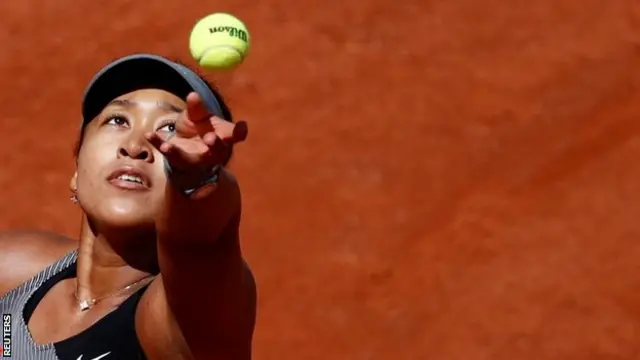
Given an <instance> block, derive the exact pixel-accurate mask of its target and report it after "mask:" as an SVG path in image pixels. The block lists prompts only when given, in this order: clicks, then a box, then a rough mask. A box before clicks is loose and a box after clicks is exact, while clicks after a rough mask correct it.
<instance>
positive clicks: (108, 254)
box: [76, 219, 157, 300]
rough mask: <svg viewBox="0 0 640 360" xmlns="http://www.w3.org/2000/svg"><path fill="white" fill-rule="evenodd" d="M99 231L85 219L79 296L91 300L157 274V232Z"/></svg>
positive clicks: (81, 235)
mask: <svg viewBox="0 0 640 360" xmlns="http://www.w3.org/2000/svg"><path fill="white" fill-rule="evenodd" d="M122 233H123V232H118V231H113V232H104V231H101V232H98V231H95V228H94V227H92V226H90V225H89V222H88V221H87V220H86V219H84V221H83V226H82V231H81V234H80V248H79V251H78V265H77V288H76V295H77V297H78V299H80V300H91V299H95V298H99V297H101V296H105V295H107V294H110V293H113V292H114V291H119V290H121V289H123V288H125V287H126V286H128V285H131V284H132V283H135V282H136V281H138V280H140V279H143V278H145V277H148V276H149V275H151V274H155V273H157V255H156V250H155V247H153V249H152V250H150V245H149V244H155V235H154V234H149V233H147V234H144V233H137V234H136V235H133V236H132V235H130V234H131V232H130V231H129V232H124V233H125V234H126V233H128V234H129V235H127V236H123V234H122Z"/></svg>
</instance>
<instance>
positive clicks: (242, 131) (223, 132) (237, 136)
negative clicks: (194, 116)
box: [210, 116, 249, 145]
mask: <svg viewBox="0 0 640 360" xmlns="http://www.w3.org/2000/svg"><path fill="white" fill-rule="evenodd" d="M210 122H211V125H212V126H213V130H214V131H215V133H216V135H217V136H218V137H219V138H220V140H222V141H223V142H224V143H225V144H227V145H233V144H236V143H239V142H242V141H244V140H245V139H246V138H247V135H248V134H249V128H248V126H247V123H246V122H245V121H238V122H237V123H232V122H229V121H226V120H223V119H220V118H219V117H216V116H212V117H211V118H210Z"/></svg>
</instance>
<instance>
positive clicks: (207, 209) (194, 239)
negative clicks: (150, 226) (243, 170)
mask: <svg viewBox="0 0 640 360" xmlns="http://www.w3.org/2000/svg"><path fill="white" fill-rule="evenodd" d="M165 192H166V197H165V199H166V200H165V205H164V208H163V211H162V212H161V214H160V216H159V217H158V220H157V224H156V228H157V231H158V238H159V239H158V240H159V241H162V242H163V243H166V245H172V244H174V243H178V244H199V245H204V244H212V243H214V242H215V241H216V240H218V239H219V238H220V237H221V236H222V235H223V233H225V232H229V230H231V231H233V230H234V229H229V227H230V226H231V227H234V226H237V225H235V223H236V222H237V221H234V220H237V219H239V217H240V189H239V187H238V183H237V182H236V180H235V178H233V176H232V175H231V174H230V173H228V172H227V171H225V170H222V171H221V172H220V178H219V180H218V183H217V187H216V189H215V190H214V191H213V192H212V193H211V194H209V195H207V196H206V197H204V198H200V199H190V198H188V197H186V196H184V195H183V194H182V193H181V192H180V191H179V190H178V189H176V188H174V186H172V184H171V181H168V182H167V187H166V190H165Z"/></svg>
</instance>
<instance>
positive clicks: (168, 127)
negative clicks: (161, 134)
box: [157, 120, 176, 132]
mask: <svg viewBox="0 0 640 360" xmlns="http://www.w3.org/2000/svg"><path fill="white" fill-rule="evenodd" d="M157 131H168V132H175V131H176V122H175V121H173V120H170V121H166V122H165V123H163V124H162V125H160V127H159V128H158V130H157Z"/></svg>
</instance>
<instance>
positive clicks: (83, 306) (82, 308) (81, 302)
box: [78, 300, 91, 311]
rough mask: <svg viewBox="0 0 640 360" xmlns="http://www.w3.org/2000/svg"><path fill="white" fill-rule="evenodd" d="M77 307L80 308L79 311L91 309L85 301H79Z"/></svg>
mask: <svg viewBox="0 0 640 360" xmlns="http://www.w3.org/2000/svg"><path fill="white" fill-rule="evenodd" d="M78 305H79V306H80V310H81V311H86V310H89V308H90V307H91V305H89V302H88V301H87V300H82V301H80V303H79V304H78Z"/></svg>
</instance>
